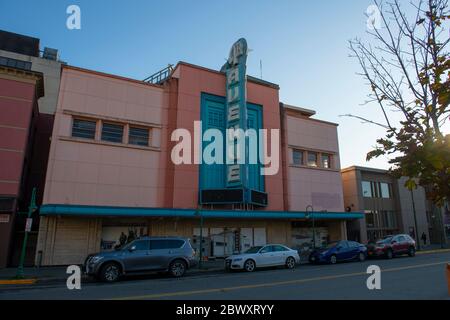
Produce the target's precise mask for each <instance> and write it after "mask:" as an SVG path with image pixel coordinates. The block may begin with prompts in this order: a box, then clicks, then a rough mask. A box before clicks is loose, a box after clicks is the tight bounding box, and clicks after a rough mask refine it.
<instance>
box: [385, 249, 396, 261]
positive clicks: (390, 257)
mask: <svg viewBox="0 0 450 320" xmlns="http://www.w3.org/2000/svg"><path fill="white" fill-rule="evenodd" d="M393 257H394V253H393V252H392V250H391V249H388V251H386V258H388V259H392V258H393Z"/></svg>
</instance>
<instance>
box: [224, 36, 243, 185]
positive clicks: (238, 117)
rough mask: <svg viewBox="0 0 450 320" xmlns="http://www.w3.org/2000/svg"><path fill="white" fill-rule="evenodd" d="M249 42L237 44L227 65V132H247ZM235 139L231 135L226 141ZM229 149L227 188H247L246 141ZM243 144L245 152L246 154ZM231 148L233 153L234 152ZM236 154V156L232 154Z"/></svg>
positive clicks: (234, 143) (233, 47)
mask: <svg viewBox="0 0 450 320" xmlns="http://www.w3.org/2000/svg"><path fill="white" fill-rule="evenodd" d="M247 54H248V48H247V41H246V40H245V39H243V38H241V39H239V40H238V41H237V42H236V43H234V44H233V46H232V48H231V51H230V55H229V58H228V61H227V63H226V64H225V65H224V67H223V69H225V72H226V92H227V96H226V102H225V110H226V124H227V126H226V128H227V129H235V130H237V129H242V130H243V131H244V132H245V131H246V130H247V105H246V101H247V92H246V91H247V85H246V80H247V77H246V71H247V65H246V64H247ZM230 139H233V138H232V137H230V136H229V135H227V137H226V140H227V141H231V140H230ZM233 140H234V141H233V142H232V144H230V145H227V150H226V152H225V157H226V162H227V165H226V179H225V181H226V186H227V188H244V189H246V188H247V185H248V181H247V176H248V172H247V171H248V168H247V166H246V161H245V158H246V155H245V154H246V150H245V137H244V139H243V141H242V140H241V144H239V143H237V140H236V139H233ZM242 144H243V148H244V149H243V150H242V148H241V147H242ZM230 147H231V148H232V150H230ZM232 151H234V152H232Z"/></svg>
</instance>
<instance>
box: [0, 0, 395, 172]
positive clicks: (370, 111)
mask: <svg viewBox="0 0 450 320" xmlns="http://www.w3.org/2000/svg"><path fill="white" fill-rule="evenodd" d="M71 4H76V5H78V6H79V7H80V8H81V30H68V29H67V28H66V19H67V17H68V14H66V8H67V7H68V6H69V5H71ZM371 4H372V2H371V1H370V0H339V1H336V0H317V1H307V0H293V1H286V0H278V1H275V0H273V1H267V0H245V1H233V0H228V1H211V0H209V1H205V0H201V1H200V0H198V1H194V0H192V1H186V0H185V1H181V0H164V1H163V0H161V1H160V0H147V1H144V0H142V1H141V0H130V1H119V0H109V1H106V0H90V1H75V0H72V1H66V0H58V1H54V0H41V1H25V0H14V1H7V0H0V29H3V30H7V31H11V32H16V33H21V34H26V35H30V36H34V37H37V38H40V39H41V47H44V46H48V47H53V48H58V49H59V51H60V56H61V59H62V60H64V61H66V62H68V63H69V64H71V65H75V66H80V67H84V68H89V69H94V70H98V71H103V72H108V73H113V74H118V75H122V76H126V77H131V78H135V79H143V78H145V77H147V76H148V75H150V74H152V73H154V72H156V71H158V70H159V69H161V68H163V67H164V66H166V65H167V64H168V63H173V64H174V63H176V62H178V61H180V60H182V61H186V62H190V63H194V64H198V65H202V66H205V67H208V68H213V69H219V68H220V67H221V66H222V64H223V63H224V61H225V58H226V57H227V55H228V52H229V49H230V47H231V45H232V44H233V42H234V41H236V40H237V39H238V38H240V37H245V38H246V39H247V42H248V44H249V47H250V49H252V51H251V53H250V55H249V59H248V73H249V74H250V75H253V76H257V77H259V76H260V60H262V65H263V71H262V72H263V79H264V80H267V81H271V82H274V83H277V84H279V85H280V87H281V90H280V98H281V100H282V101H283V102H285V103H288V104H293V105H297V106H302V107H306V108H310V109H314V110H316V111H317V116H316V118H319V119H323V120H327V121H332V122H337V123H339V143H340V153H341V165H342V167H347V166H350V165H364V166H372V167H378V168H388V164H387V160H386V159H382V158H379V159H376V160H373V161H371V162H368V163H367V162H366V161H365V156H366V153H367V152H368V151H370V150H371V147H372V146H373V145H374V144H375V140H376V139H377V138H378V137H381V136H382V135H383V129H380V128H377V127H374V126H373V125H369V124H362V123H360V121H359V120H356V119H350V118H342V117H339V115H342V114H347V113H352V114H358V115H361V116H365V117H369V118H371V119H373V120H379V119H381V114H380V113H379V111H378V109H377V108H376V106H375V105H372V106H362V105H361V104H362V103H363V102H364V100H365V97H366V94H367V92H368V87H367V86H366V85H365V84H364V81H363V79H361V78H360V77H359V76H357V75H356V74H355V73H356V72H358V65H357V63H356V62H355V61H354V60H352V59H351V58H349V49H348V40H349V39H352V38H354V37H364V35H365V32H366V17H365V15H364V13H365V12H366V10H367V8H368V6H369V5H371Z"/></svg>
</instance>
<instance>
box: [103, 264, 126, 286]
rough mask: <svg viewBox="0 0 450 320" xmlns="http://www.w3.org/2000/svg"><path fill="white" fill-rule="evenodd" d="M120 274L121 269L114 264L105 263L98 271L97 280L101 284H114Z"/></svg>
mask: <svg viewBox="0 0 450 320" xmlns="http://www.w3.org/2000/svg"><path fill="white" fill-rule="evenodd" d="M121 274H122V270H121V267H120V266H119V265H118V264H117V263H115V262H107V263H105V265H104V266H103V267H102V269H101V271H100V275H99V278H100V280H101V281H103V282H115V281H117V280H119V278H120V275H121Z"/></svg>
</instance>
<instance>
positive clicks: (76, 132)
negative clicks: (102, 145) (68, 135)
mask: <svg viewBox="0 0 450 320" xmlns="http://www.w3.org/2000/svg"><path fill="white" fill-rule="evenodd" d="M96 125H97V123H96V122H95V121H89V120H81V119H73V123H72V137H77V138H84V139H95V128H96Z"/></svg>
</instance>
